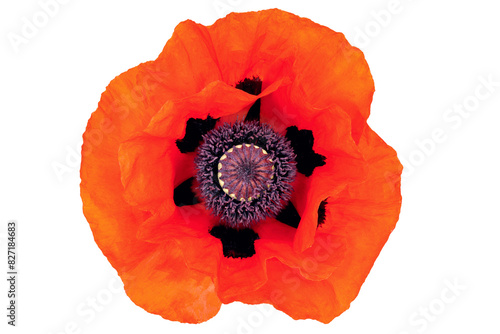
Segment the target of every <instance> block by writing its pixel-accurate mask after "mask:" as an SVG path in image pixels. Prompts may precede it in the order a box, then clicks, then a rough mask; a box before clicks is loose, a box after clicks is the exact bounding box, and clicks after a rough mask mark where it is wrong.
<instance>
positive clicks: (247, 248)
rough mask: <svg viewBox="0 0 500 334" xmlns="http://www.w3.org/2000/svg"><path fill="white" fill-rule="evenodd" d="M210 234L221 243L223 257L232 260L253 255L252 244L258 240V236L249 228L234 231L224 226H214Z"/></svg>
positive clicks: (253, 248)
mask: <svg viewBox="0 0 500 334" xmlns="http://www.w3.org/2000/svg"><path fill="white" fill-rule="evenodd" d="M210 234H211V235H213V236H214V237H216V238H217V239H220V241H221V242H222V252H223V253H224V256H225V257H232V258H238V257H239V258H245V257H251V256H252V255H254V254H255V247H254V242H255V240H257V239H259V235H258V234H257V233H255V232H254V230H252V229H251V228H243V229H235V228H231V227H228V226H225V225H218V226H214V227H213V228H212V229H211V230H210Z"/></svg>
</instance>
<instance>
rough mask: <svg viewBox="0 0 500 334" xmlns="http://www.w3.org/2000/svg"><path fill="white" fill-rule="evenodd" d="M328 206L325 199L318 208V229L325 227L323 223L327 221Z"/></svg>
mask: <svg viewBox="0 0 500 334" xmlns="http://www.w3.org/2000/svg"><path fill="white" fill-rule="evenodd" d="M327 204H328V202H327V200H326V199H325V200H324V201H322V202H321V203H320V204H319V208H318V227H319V226H321V225H323V223H324V222H325V220H326V205H327Z"/></svg>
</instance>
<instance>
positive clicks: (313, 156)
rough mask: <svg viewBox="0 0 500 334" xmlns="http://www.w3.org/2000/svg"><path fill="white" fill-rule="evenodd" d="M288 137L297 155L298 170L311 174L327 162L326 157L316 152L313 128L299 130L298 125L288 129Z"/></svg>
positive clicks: (306, 174)
mask: <svg viewBox="0 0 500 334" xmlns="http://www.w3.org/2000/svg"><path fill="white" fill-rule="evenodd" d="M286 138H287V139H288V140H290V142H291V143H292V147H293V151H294V152H295V154H296V155H297V157H296V158H295V161H296V162H297V171H298V172H299V173H302V174H304V175H305V176H311V175H312V173H313V171H314V168H316V167H319V166H323V165H325V164H326V162H325V159H326V157H325V156H323V155H321V154H318V153H316V152H314V150H313V144H314V137H313V133H312V131H311V130H299V129H298V128H297V127H296V126H290V127H288V128H287V129H286Z"/></svg>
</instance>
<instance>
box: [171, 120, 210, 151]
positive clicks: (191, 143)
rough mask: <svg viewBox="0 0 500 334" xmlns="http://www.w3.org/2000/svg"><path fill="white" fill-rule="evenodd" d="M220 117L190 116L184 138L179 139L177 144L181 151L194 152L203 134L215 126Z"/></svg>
mask: <svg viewBox="0 0 500 334" xmlns="http://www.w3.org/2000/svg"><path fill="white" fill-rule="evenodd" d="M217 120H218V119H215V118H212V117H210V116H208V117H207V119H201V118H190V119H188V121H187V123H186V134H185V135H184V138H182V139H177V140H176V141H175V144H176V145H177V148H178V149H179V151H181V153H188V152H194V151H195V150H196V148H197V147H198V146H199V145H200V143H201V141H202V140H203V138H202V137H203V135H204V134H206V133H207V132H208V131H210V130H212V129H213V128H215V123H217Z"/></svg>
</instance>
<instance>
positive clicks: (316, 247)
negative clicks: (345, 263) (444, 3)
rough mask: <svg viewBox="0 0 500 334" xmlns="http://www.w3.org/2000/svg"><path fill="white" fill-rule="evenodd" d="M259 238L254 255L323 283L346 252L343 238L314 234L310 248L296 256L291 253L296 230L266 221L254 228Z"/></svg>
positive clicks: (333, 234)
mask: <svg viewBox="0 0 500 334" xmlns="http://www.w3.org/2000/svg"><path fill="white" fill-rule="evenodd" d="M256 231H257V232H258V233H259V236H260V237H261V238H260V240H259V241H258V243H256V252H257V253H258V254H259V255H260V256H261V257H262V258H265V259H272V258H277V259H278V260H280V261H281V262H282V263H283V264H285V265H287V266H289V267H291V268H297V269H299V271H300V274H301V275H302V276H303V277H304V278H305V279H308V280H315V281H320V280H324V279H326V278H328V277H330V275H331V274H332V272H333V271H334V270H335V269H336V268H338V267H339V266H340V263H341V262H342V260H343V258H344V253H345V250H346V245H345V239H344V237H343V236H341V235H336V234H335V232H330V233H317V234H316V235H315V236H314V242H313V245H312V246H311V247H310V248H308V249H307V250H305V251H303V252H300V253H297V252H294V250H293V240H294V235H295V231H296V229H294V228H292V227H290V226H287V225H285V224H282V223H280V222H278V221H276V220H274V219H269V220H267V221H266V222H265V223H263V224H259V225H258V226H257V227H256Z"/></svg>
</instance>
